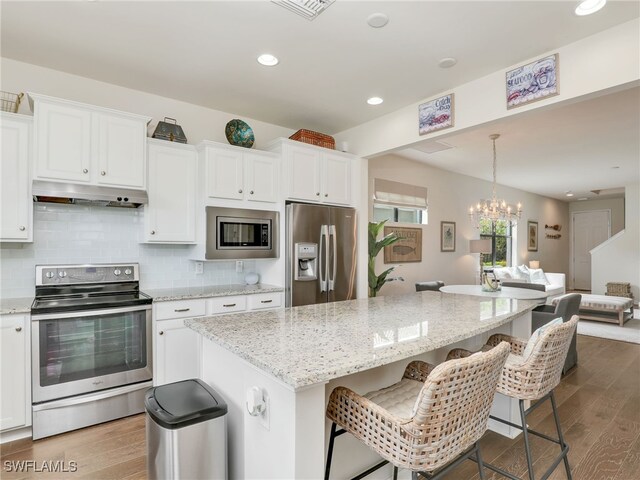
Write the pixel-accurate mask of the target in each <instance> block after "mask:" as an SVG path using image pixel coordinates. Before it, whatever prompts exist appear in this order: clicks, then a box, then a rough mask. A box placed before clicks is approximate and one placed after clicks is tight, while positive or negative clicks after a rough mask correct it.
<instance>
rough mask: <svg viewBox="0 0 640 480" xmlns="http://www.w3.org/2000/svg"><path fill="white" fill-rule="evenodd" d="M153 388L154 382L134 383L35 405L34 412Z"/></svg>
mask: <svg viewBox="0 0 640 480" xmlns="http://www.w3.org/2000/svg"><path fill="white" fill-rule="evenodd" d="M152 386H153V382H152V381H150V380H149V381H148V382H141V383H134V384H133V385H125V386H124V387H118V388H110V389H108V390H103V391H101V392H97V393H90V394H88V395H82V396H79V397H71V398H63V399H62V400H54V401H53V402H45V403H40V404H33V406H32V408H33V411H34V412H37V411H39V410H51V409H54V408H64V407H70V406H72V405H82V404H83V403H89V402H95V401H97V400H104V399H105V398H111V397H115V396H117V395H124V394H125V393H131V392H135V391H136V390H142V389H145V390H146V389H148V388H151V387H152Z"/></svg>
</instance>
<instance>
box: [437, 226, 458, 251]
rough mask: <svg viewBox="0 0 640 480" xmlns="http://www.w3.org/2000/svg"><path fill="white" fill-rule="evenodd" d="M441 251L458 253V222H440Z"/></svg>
mask: <svg viewBox="0 0 640 480" xmlns="http://www.w3.org/2000/svg"><path fill="white" fill-rule="evenodd" d="M440 251H441V252H455V251H456V222H440Z"/></svg>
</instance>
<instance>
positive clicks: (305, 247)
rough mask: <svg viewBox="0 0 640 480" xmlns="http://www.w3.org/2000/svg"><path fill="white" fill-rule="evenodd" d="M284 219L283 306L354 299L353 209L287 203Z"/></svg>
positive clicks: (354, 218) (354, 236)
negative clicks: (284, 275)
mask: <svg viewBox="0 0 640 480" xmlns="http://www.w3.org/2000/svg"><path fill="white" fill-rule="evenodd" d="M286 216H287V221H286V236H287V239H286V248H287V255H286V257H287V267H286V268H287V275H286V283H287V285H286V305H287V306H288V307H296V306H299V305H309V304H313V303H326V302H337V301H340V300H350V299H353V298H355V292H356V244H357V242H356V238H357V236H356V225H357V224H356V211H355V209H353V208H343V207H329V206H324V205H308V204H305V203H290V204H288V205H287V215H286Z"/></svg>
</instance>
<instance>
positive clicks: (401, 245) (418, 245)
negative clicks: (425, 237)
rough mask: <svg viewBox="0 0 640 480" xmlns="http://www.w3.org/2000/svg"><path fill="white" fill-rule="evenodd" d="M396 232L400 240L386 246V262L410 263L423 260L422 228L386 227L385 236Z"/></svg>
mask: <svg viewBox="0 0 640 480" xmlns="http://www.w3.org/2000/svg"><path fill="white" fill-rule="evenodd" d="M391 232H394V233H395V234H396V235H397V236H398V238H399V239H400V240H398V241H397V242H396V243H394V244H393V245H389V246H388V247H384V263H408V262H421V261H422V229H421V228H406V227H384V235H385V237H386V236H387V235H388V234H390V233H391Z"/></svg>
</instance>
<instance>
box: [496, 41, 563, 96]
mask: <svg viewBox="0 0 640 480" xmlns="http://www.w3.org/2000/svg"><path fill="white" fill-rule="evenodd" d="M506 85H507V108H514V107H519V106H521V105H525V104H527V103H530V102H534V101H536V100H542V99H544V98H548V97H552V96H554V95H557V94H558V54H557V53H556V54H554V55H549V56H548V57H544V58H541V59H539V60H536V61H535V62H531V63H527V64H526V65H522V66H521V67H518V68H514V69H513V70H509V71H508V72H507V74H506Z"/></svg>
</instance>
